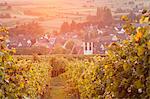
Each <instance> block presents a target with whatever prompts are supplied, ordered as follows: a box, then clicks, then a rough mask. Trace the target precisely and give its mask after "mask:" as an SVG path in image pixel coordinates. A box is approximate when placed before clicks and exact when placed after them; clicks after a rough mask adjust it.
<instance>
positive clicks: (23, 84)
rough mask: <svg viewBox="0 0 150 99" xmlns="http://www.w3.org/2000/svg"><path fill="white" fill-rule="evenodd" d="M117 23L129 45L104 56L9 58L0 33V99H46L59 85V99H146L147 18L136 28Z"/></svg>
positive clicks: (149, 92)
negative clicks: (123, 30) (121, 26)
mask: <svg viewBox="0 0 150 99" xmlns="http://www.w3.org/2000/svg"><path fill="white" fill-rule="evenodd" d="M145 13H146V12H145ZM122 20H123V21H124V22H125V26H124V29H125V30H126V33H128V35H129V39H128V40H124V41H122V42H120V43H112V44H111V45H110V46H109V47H108V49H109V50H108V51H107V54H106V55H105V56H101V55H92V56H72V55H60V56H59V55H52V56H38V55H33V56H14V55H13V54H14V53H16V50H15V49H8V48H7V46H6V45H7V40H8V32H7V29H5V28H4V27H1V28H0V33H1V34H0V44H1V48H0V99H51V97H52V96H54V94H57V92H56V88H55V90H54V88H52V86H51V84H53V85H55V84H56V83H57V81H60V79H61V80H63V81H61V82H60V83H57V84H62V83H63V85H62V87H63V88H62V89H61V90H59V89H57V91H58V90H59V91H61V92H59V93H61V94H62V95H64V94H65V95H66V96H62V98H63V97H65V98H66V97H68V99H150V26H149V24H150V23H149V20H150V17H149V16H147V15H146V16H143V17H142V19H141V20H140V24H144V25H143V26H142V25H141V26H139V27H135V26H134V25H133V24H131V23H130V20H129V19H128V18H127V17H125V16H123V17H122ZM57 77H59V78H57ZM51 89H53V91H52V90H51ZM62 91H63V92H62ZM56 96H57V95H56ZM60 97H61V96H60ZM53 98H55V97H53ZM55 99H56V98H55Z"/></svg>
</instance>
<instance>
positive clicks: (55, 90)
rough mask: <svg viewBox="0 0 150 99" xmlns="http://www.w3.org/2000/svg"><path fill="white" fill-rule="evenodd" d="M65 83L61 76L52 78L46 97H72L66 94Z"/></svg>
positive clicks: (51, 98)
mask: <svg viewBox="0 0 150 99" xmlns="http://www.w3.org/2000/svg"><path fill="white" fill-rule="evenodd" d="M64 85H65V84H64V81H63V79H62V78H61V77H60V76H58V77H53V78H52V79H51V87H50V91H49V93H48V94H47V95H46V96H45V97H44V99H71V98H69V97H68V96H67V95H66V94H65V90H64V89H65V86H64Z"/></svg>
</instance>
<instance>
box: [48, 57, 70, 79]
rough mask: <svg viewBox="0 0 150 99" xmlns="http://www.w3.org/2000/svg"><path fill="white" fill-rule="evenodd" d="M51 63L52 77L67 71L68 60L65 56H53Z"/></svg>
mask: <svg viewBox="0 0 150 99" xmlns="http://www.w3.org/2000/svg"><path fill="white" fill-rule="evenodd" d="M50 65H51V66H52V77H56V76H58V75H60V74H62V73H64V72H65V68H66V66H67V65H68V60H67V59H65V58H64V57H59V58H57V56H55V57H51V58H50Z"/></svg>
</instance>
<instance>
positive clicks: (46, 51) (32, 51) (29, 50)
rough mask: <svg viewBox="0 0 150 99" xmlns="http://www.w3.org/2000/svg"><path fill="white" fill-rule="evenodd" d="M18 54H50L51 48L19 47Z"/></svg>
mask: <svg viewBox="0 0 150 99" xmlns="http://www.w3.org/2000/svg"><path fill="white" fill-rule="evenodd" d="M16 50H17V52H16V55H33V54H38V55H48V54H50V49H48V48H45V47H31V48H17V49H16Z"/></svg>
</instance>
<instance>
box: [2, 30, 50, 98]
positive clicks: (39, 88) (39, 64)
mask: <svg viewBox="0 0 150 99" xmlns="http://www.w3.org/2000/svg"><path fill="white" fill-rule="evenodd" d="M7 40H8V31H7V29H5V28H4V27H0V99H23V98H31V99H37V98H38V97H40V96H41V95H43V94H44V92H45V91H46V88H47V87H48V86H49V84H50V76H51V75H50V73H51V66H50V65H49V64H48V63H47V60H46V59H40V60H41V61H40V60H38V61H36V60H32V59H24V58H16V59H14V58H13V57H12V54H13V53H14V52H15V50H14V49H13V50H10V49H8V48H7V46H6V44H7Z"/></svg>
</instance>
